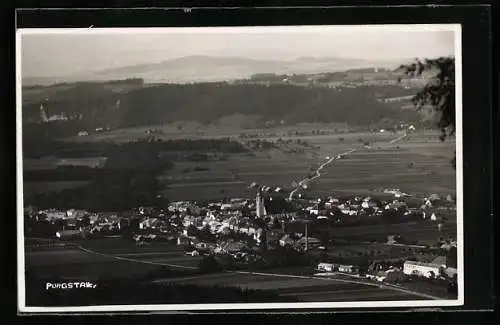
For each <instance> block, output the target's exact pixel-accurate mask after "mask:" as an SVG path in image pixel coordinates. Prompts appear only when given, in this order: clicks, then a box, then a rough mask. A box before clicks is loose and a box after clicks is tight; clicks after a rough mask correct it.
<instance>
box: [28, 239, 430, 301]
mask: <svg viewBox="0 0 500 325" xmlns="http://www.w3.org/2000/svg"><path fill="white" fill-rule="evenodd" d="M118 243H119V241H118V240H112V239H111V240H97V241H96V242H95V243H92V244H90V246H91V247H92V248H93V247H98V246H100V247H104V248H102V249H99V250H97V251H98V252H105V253H104V254H103V255H99V254H100V253H98V252H95V251H93V250H92V251H84V250H82V249H78V248H76V247H75V248H68V247H66V248H53V249H49V250H47V249H37V250H29V251H28V252H27V254H26V271H27V272H29V273H30V274H32V275H33V274H36V276H37V277H38V278H57V279H66V280H78V281H93V282H95V283H97V284H99V281H100V280H110V279H118V278H121V279H130V280H131V281H134V280H133V279H141V278H143V277H144V276H147V275H148V274H151V272H154V273H155V274H156V280H154V282H157V283H158V282H160V283H175V284H192V285H193V284H194V285H200V286H222V287H239V288H242V289H254V290H265V291H270V292H273V293H276V294H278V295H281V296H285V297H286V296H291V297H297V298H298V299H299V300H300V301H304V302H312V301H332V302H333V301H368V300H371V301H376V300H408V299H412V300H418V299H424V298H425V296H422V295H419V294H417V293H415V292H413V291H398V290H394V289H391V288H388V287H380V286H379V285H376V284H369V283H366V282H365V281H362V280H353V279H349V278H342V277H341V278H338V279H333V278H313V277H311V276H310V275H294V274H307V273H309V274H310V273H311V272H312V269H311V270H310V271H309V272H305V273H304V270H302V271H301V272H299V271H300V270H299V271H297V270H292V269H286V268H284V269H273V270H269V271H267V273H253V272H242V271H229V272H223V273H215V274H193V273H189V272H190V269H188V270H187V271H186V272H187V273H186V275H182V274H177V275H175V276H172V275H170V274H166V275H165V276H162V273H161V272H162V270H163V272H164V271H165V269H164V268H163V267H162V266H163V265H170V264H175V265H180V266H188V267H195V266H196V265H197V263H198V262H199V258H196V257H190V256H185V255H184V254H183V252H182V251H181V250H180V248H179V247H177V246H170V247H166V246H165V247H160V246H161V245H160V246H156V247H155V246H154V245H153V246H150V247H142V248H138V247H135V246H133V245H131V246H130V247H127V245H122V246H121V248H119V246H120V245H118ZM86 246H87V247H89V246H88V245H86ZM302 269H303V268H302ZM181 271H182V272H184V271H183V270H181ZM158 276H159V277H158ZM29 285H30V286H33V287H29V288H27V289H28V290H43V289H42V287H43V285H44V283H33V282H30V283H29ZM228 302H229V301H228ZM130 303H133V301H131V302H130Z"/></svg>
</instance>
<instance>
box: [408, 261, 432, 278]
mask: <svg viewBox="0 0 500 325" xmlns="http://www.w3.org/2000/svg"><path fill="white" fill-rule="evenodd" d="M440 268H441V265H439V264H434V263H423V262H417V261H406V262H404V264H403V273H404V274H406V275H417V276H422V277H426V278H433V277H436V276H438V275H439V273H440V271H439V270H440Z"/></svg>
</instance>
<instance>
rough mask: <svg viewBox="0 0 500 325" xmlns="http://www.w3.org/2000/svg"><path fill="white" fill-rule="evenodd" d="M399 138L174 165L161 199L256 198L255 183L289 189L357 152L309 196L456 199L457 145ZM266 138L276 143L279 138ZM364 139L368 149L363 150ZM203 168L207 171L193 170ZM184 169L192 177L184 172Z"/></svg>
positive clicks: (312, 139) (356, 138) (316, 143)
mask: <svg viewBox="0 0 500 325" xmlns="http://www.w3.org/2000/svg"><path fill="white" fill-rule="evenodd" d="M398 136H400V134H397V135H396V134H387V133H384V134H380V133H351V134H332V135H322V136H303V137H300V139H301V141H306V142H307V143H308V144H309V146H308V147H305V148H304V152H302V153H289V152H286V148H280V149H271V150H268V151H260V152H255V155H253V156H249V155H228V157H227V160H225V161H209V162H201V163H198V162H196V163H193V162H176V163H175V167H174V168H173V169H171V170H168V171H166V173H165V174H164V175H162V176H160V179H162V180H164V181H165V184H166V185H165V190H164V191H163V194H164V195H165V196H166V197H168V198H171V199H172V200H183V199H215V198H220V197H227V196H249V195H250V196H253V195H254V194H255V192H254V191H249V190H248V185H249V184H251V183H253V182H256V183H258V184H262V185H267V186H275V187H281V188H283V189H291V187H292V182H294V181H295V182H298V181H300V180H302V179H304V178H305V177H307V176H308V175H309V174H310V173H311V172H312V171H314V170H315V169H316V168H317V167H318V166H319V164H320V163H322V162H324V161H325V160H326V159H327V157H332V156H334V155H337V154H340V153H343V152H345V151H347V150H350V149H353V148H356V149H357V151H355V152H353V153H352V154H350V155H346V156H345V157H343V158H342V159H339V160H336V161H334V162H333V163H332V164H330V165H328V166H327V167H325V168H324V169H323V170H322V176H321V177H320V178H319V179H316V180H315V181H313V182H311V183H310V184H309V189H308V192H315V193H321V194H322V195H326V194H330V195H331V194H333V195H344V194H360V195H370V194H371V195H380V194H382V193H383V190H384V189H385V188H399V189H401V190H402V191H403V192H406V193H409V194H412V195H414V196H416V197H418V198H422V197H424V196H426V195H430V194H432V193H437V194H439V195H442V196H446V195H448V194H450V195H455V192H456V190H455V188H456V180H455V177H456V176H455V170H454V169H453V167H452V165H451V163H450V160H451V158H452V157H453V154H454V145H455V142H454V141H450V140H448V141H446V142H441V141H440V140H439V139H438V137H439V134H438V133H436V132H432V133H415V134H411V135H409V137H408V138H407V139H403V140H401V141H399V142H396V143H393V144H391V143H390V141H391V140H393V139H395V138H397V137H398ZM265 139H267V140H276V137H267V138H265ZM282 139H283V140H284V141H286V140H288V139H292V138H288V137H282ZM293 139H294V140H296V139H297V137H295V138H293ZM361 140H363V141H365V142H369V143H370V145H369V146H368V147H365V146H363V145H362V144H360V141H361ZM200 166H201V167H203V168H205V169H208V170H203V171H193V169H194V168H195V167H200ZM184 170H189V172H184V173H183V171H184ZM238 182H240V183H238ZM179 184H184V185H182V186H181V185H179ZM188 184H192V186H189V185H188ZM200 184H201V185H200ZM203 184H205V185H206V186H202V185H203Z"/></svg>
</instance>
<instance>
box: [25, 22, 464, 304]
mask: <svg viewBox="0 0 500 325" xmlns="http://www.w3.org/2000/svg"><path fill="white" fill-rule="evenodd" d="M388 26H390V28H389V29H388ZM333 30H336V31H340V30H365V31H366V30H385V31H387V30H389V31H408V32H411V31H453V32H454V34H455V64H456V66H455V78H456V80H455V83H456V159H457V160H456V177H457V179H456V186H457V189H456V190H457V193H456V194H457V254H458V256H457V271H458V279H457V280H458V299H456V300H406V301H357V302H313V303H235V304H169V305H160V304H158V305H109V306H106V305H101V306H88V307H87V306H86V307H28V306H26V293H25V277H24V275H25V274H24V266H25V261H24V231H23V229H24V217H23V215H24V208H23V207H24V203H23V164H22V154H23V152H22V145H21V144H22V94H21V91H22V72H21V68H22V67H21V53H22V52H21V35H33V34H67V33H73V34H87V35H88V34H130V33H139V34H159V33H197V34H199V33H214V32H216V33H233V34H234V33H262V32H266V33H267V32H280V33H283V32H284V33H302V32H306V33H310V32H325V31H333ZM16 80H17V83H16V91H17V95H16V101H17V104H16V126H17V128H16V129H17V132H16V140H17V152H16V153H17V197H18V206H17V239H18V240H17V260H18V263H17V267H18V274H17V280H18V311H19V312H22V313H64V312H120V311H121V312H124V311H189V310H256V309H258V310H262V309H286V308H289V309H315V308H370V307H371V308H374V307H378V308H380V307H385V308H390V307H406V308H412V307H444V306H461V305H463V304H464V278H465V277H464V256H463V254H464V242H463V240H464V238H463V156H462V154H463V152H462V140H463V139H462V137H463V134H462V33H461V25H459V24H443V25H433V24H418V25H417V24H414V25H409V24H407V25H357V26H316V25H315V26H269V27H267V26H266V27H194V28H193V27H181V28H69V29H68V28H61V29H59V28H58V29H18V30H17V31H16Z"/></svg>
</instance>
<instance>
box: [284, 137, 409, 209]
mask: <svg viewBox="0 0 500 325" xmlns="http://www.w3.org/2000/svg"><path fill="white" fill-rule="evenodd" d="M406 136H407V133H406V132H405V133H404V134H403V135H401V136H400V137H397V138H396V139H393V140H391V141H390V142H389V143H390V144H394V143H396V142H398V141H401V140H403V139H404V138H406ZM358 150H359V149H350V150H348V151H346V152H343V153H340V154H336V155H333V156H332V158H330V159H328V160H327V161H326V162H324V163H322V164H321V165H320V166H319V167H318V168H317V169H316V172H315V174H316V175H314V176H313V177H309V176H308V177H306V178H304V179H303V180H301V181H300V182H299V183H298V185H297V186H296V187H295V189H293V190H292V191H291V192H290V196H289V197H288V198H289V199H290V200H291V199H292V198H293V196H294V195H295V193H297V191H298V190H300V189H301V188H303V186H304V185H306V184H308V183H310V182H312V181H314V180H315V179H317V178H320V177H321V173H320V172H321V170H322V169H323V168H325V167H326V166H328V165H329V164H331V163H332V162H334V161H335V160H338V159H340V157H342V156H344V155H349V154H351V153H353V152H355V151H358Z"/></svg>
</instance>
